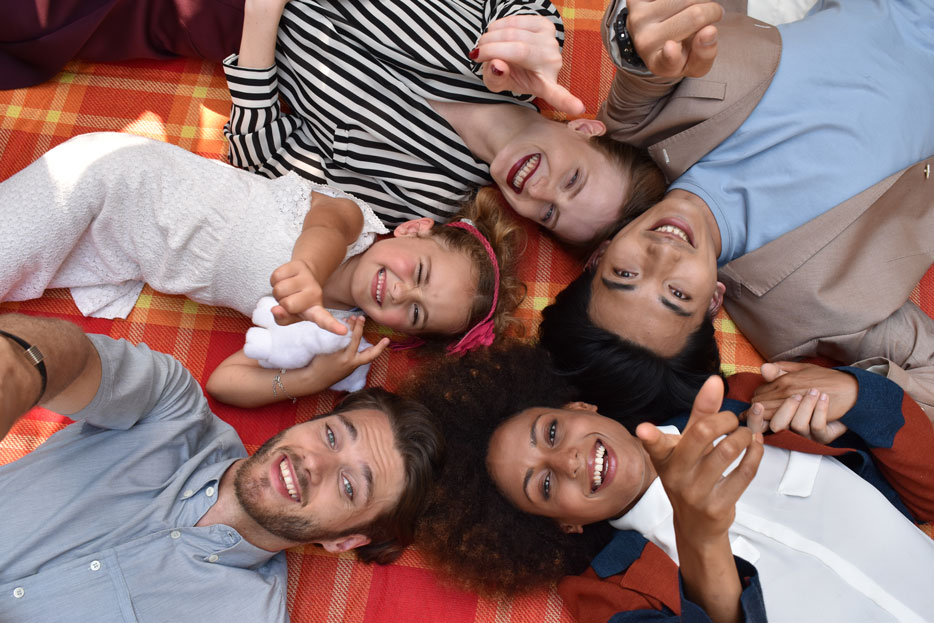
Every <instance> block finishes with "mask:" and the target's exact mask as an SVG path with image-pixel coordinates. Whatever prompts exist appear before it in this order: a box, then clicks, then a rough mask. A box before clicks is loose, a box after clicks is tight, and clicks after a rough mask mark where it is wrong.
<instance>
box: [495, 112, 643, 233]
mask: <svg viewBox="0 0 934 623" xmlns="http://www.w3.org/2000/svg"><path fill="white" fill-rule="evenodd" d="M594 124H598V125H594ZM604 130H605V128H604V127H603V124H600V123H599V122H593V121H590V120H577V121H572V122H571V123H569V124H564V123H558V122H556V121H551V120H548V119H545V118H544V117H543V118H542V119H541V122H539V123H534V124H530V125H529V126H528V127H527V128H525V129H524V130H523V131H521V132H519V133H518V134H517V135H515V136H514V137H512V139H511V140H510V141H509V142H508V143H507V144H506V145H505V146H504V147H503V148H501V149H500V150H499V151H498V152H497V153H496V156H495V157H494V158H493V160H492V162H491V163H490V175H491V176H492V177H493V180H494V181H495V182H496V185H497V186H499V189H500V190H501V191H502V193H503V196H504V197H505V198H506V201H507V202H509V205H511V206H512V207H513V209H514V210H515V211H516V212H517V213H519V214H520V215H521V216H524V217H525V218H528V219H531V220H533V221H535V222H536V223H539V224H540V225H541V226H542V227H544V228H546V229H550V230H551V231H552V232H554V234H555V235H556V236H557V237H559V238H561V239H562V240H566V241H568V242H572V243H584V242H589V241H591V240H593V239H594V237H595V236H597V235H598V234H599V232H601V231H604V230H605V228H606V227H608V226H609V225H611V224H612V223H614V222H615V221H616V220H617V218H618V217H619V213H620V209H621V206H622V203H623V198H624V196H625V193H626V190H627V184H628V182H627V181H625V180H627V179H628V177H627V176H625V175H623V173H621V172H620V170H619V168H618V167H617V166H616V165H614V164H613V163H612V162H611V161H610V158H609V157H608V156H607V155H606V154H604V153H603V152H602V151H600V150H599V149H597V148H595V147H594V146H593V145H591V144H590V142H589V140H588V139H589V137H590V136H593V135H595V134H602V133H603V131H604Z"/></svg>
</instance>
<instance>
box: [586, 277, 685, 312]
mask: <svg viewBox="0 0 934 623" xmlns="http://www.w3.org/2000/svg"><path fill="white" fill-rule="evenodd" d="M600 281H602V282H603V285H604V287H606V288H607V289H608V290H624V291H626V292H633V291H634V290H635V289H636V286H635V285H633V284H631V283H617V282H615V281H610V280H609V279H607V278H606V277H600ZM658 300H659V302H661V304H662V305H664V306H665V307H667V308H668V309H670V310H671V311H673V312H674V313H675V314H677V315H678V316H681V317H682V318H690V317H691V316H693V314H692V313H691V312H689V311H688V310H686V309H684V308H683V307H680V306H678V305H675V304H674V303H672V302H671V301H669V300H668V299H666V298H665V297H664V296H659V297H658Z"/></svg>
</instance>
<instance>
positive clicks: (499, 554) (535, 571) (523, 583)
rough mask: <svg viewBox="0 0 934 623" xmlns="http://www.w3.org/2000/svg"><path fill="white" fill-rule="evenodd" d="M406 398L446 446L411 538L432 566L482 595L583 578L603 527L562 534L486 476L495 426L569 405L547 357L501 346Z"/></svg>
mask: <svg viewBox="0 0 934 623" xmlns="http://www.w3.org/2000/svg"><path fill="white" fill-rule="evenodd" d="M404 393H405V394H406V395H409V396H411V397H413V398H415V399H416V400H418V401H420V402H422V404H424V405H425V406H427V407H428V408H429V409H430V410H431V411H432V412H433V413H434V414H435V417H436V418H437V420H438V424H439V426H440V428H441V430H442V432H443V434H444V437H445V440H446V443H447V459H446V461H445V464H444V466H443V468H442V470H441V474H440V476H439V478H438V480H437V482H436V484H435V486H434V488H433V490H432V493H431V494H430V496H429V505H428V509H427V510H426V511H425V513H424V514H423V515H422V518H421V520H420V521H419V524H418V528H417V530H416V545H417V546H418V548H419V550H420V551H422V552H423V553H424V555H425V557H426V558H427V560H428V561H429V562H430V563H431V564H432V565H434V566H436V567H437V568H439V569H440V570H441V571H442V572H443V573H444V574H445V575H446V576H448V577H449V578H450V579H451V580H452V581H454V582H455V583H457V584H460V585H461V586H464V587H466V588H469V589H470V590H474V591H478V592H480V593H482V594H486V595H499V594H505V593H515V592H520V591H523V590H528V589H531V588H535V587H539V586H542V585H543V584H547V583H549V582H553V581H556V580H558V579H559V578H561V577H563V576H565V575H568V574H574V573H580V572H582V571H583V570H584V569H586V568H587V566H588V564H589V563H590V561H591V559H592V558H593V557H594V556H595V555H596V554H597V552H599V551H600V549H601V548H602V547H603V546H604V545H605V544H606V543H607V542H608V541H609V540H610V538H611V535H612V530H613V529H612V528H611V527H610V525H609V524H608V523H606V522H599V523H597V524H591V525H590V526H587V527H585V529H584V532H583V534H565V533H564V532H563V531H562V530H561V529H560V528H559V526H558V523H557V522H556V521H555V520H554V519H549V518H546V517H539V516H535V515H530V514H527V513H525V512H523V511H520V510H519V509H518V508H516V507H515V506H513V505H512V504H511V503H510V502H509V501H508V500H506V498H505V497H503V495H502V494H501V493H500V492H499V489H498V488H497V487H496V484H495V483H494V482H493V480H492V479H491V477H490V475H489V474H488V472H487V470H486V469H485V467H484V466H485V465H486V457H487V448H488V446H489V442H490V437H491V436H492V435H493V432H494V431H495V430H496V428H497V427H498V426H499V425H500V424H502V423H503V422H505V421H506V420H508V419H509V418H510V417H512V416H513V415H516V414H517V413H519V412H521V411H524V410H525V409H528V408H530V407H533V406H539V407H560V406H562V405H565V404H567V403H568V402H569V401H570V400H572V399H573V395H572V390H571V388H570V387H569V386H568V385H567V384H566V383H565V382H564V381H563V380H562V379H561V377H559V376H557V375H556V374H555V373H554V372H553V370H552V369H551V366H550V364H549V357H548V354H547V353H545V352H544V351H542V350H541V349H539V348H537V347H535V346H531V345H528V344H523V343H520V342H518V341H515V340H513V341H509V342H505V343H502V344H500V345H498V346H494V347H492V348H489V349H484V350H480V351H475V352H472V353H468V354H466V355H464V356H463V357H460V358H448V359H446V360H442V361H441V362H440V363H439V364H438V365H437V366H432V367H431V368H430V369H428V368H423V369H422V373H421V374H420V375H419V376H418V377H416V378H414V379H412V380H410V381H409V383H408V385H407V387H406V388H405V390H404Z"/></svg>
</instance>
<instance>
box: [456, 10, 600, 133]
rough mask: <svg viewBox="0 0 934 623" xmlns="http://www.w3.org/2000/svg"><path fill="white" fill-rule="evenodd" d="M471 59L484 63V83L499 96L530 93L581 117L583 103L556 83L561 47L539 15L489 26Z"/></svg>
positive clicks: (514, 18) (498, 21)
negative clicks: (502, 92) (508, 93)
mask: <svg viewBox="0 0 934 623" xmlns="http://www.w3.org/2000/svg"><path fill="white" fill-rule="evenodd" d="M470 56H471V58H472V59H473V60H475V61H478V62H481V63H483V83H484V84H485V85H486V87H487V88H488V89H489V90H490V91H493V92H494V93H498V92H499V91H512V92H513V93H523V94H531V95H534V96H536V97H540V98H542V99H543V100H545V101H546V102H548V103H549V104H550V105H551V106H553V107H554V108H555V109H556V110H560V111H562V112H565V113H567V114H569V115H580V114H582V113H583V112H584V104H583V102H581V101H580V100H579V99H578V98H577V97H575V96H574V95H572V94H571V93H570V91H568V90H567V89H565V88H564V87H563V86H561V85H560V84H558V71H560V69H561V63H562V60H561V48H560V47H559V46H558V41H557V40H556V39H555V26H554V24H553V23H552V22H551V21H550V20H548V19H547V18H546V17H544V16H541V15H510V16H509V17H504V18H502V19H498V20H496V21H495V22H493V23H492V24H490V25H489V28H488V29H487V31H486V32H485V33H484V34H483V36H481V37H480V40H479V41H478V43H477V48H476V49H475V50H474V51H473V52H471V54H470Z"/></svg>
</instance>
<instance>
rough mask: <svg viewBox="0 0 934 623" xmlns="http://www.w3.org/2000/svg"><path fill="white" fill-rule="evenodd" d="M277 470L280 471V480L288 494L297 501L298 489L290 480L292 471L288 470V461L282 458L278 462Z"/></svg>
mask: <svg viewBox="0 0 934 623" xmlns="http://www.w3.org/2000/svg"><path fill="white" fill-rule="evenodd" d="M279 471H280V472H282V482H284V483H285V488H286V491H288V492H289V496H290V497H291V498H292V499H293V500H295V501H296V502H298V490H297V489H296V488H295V483H294V482H293V481H292V472H291V471H289V462H288V460H287V459H282V462H281V463H279Z"/></svg>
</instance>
